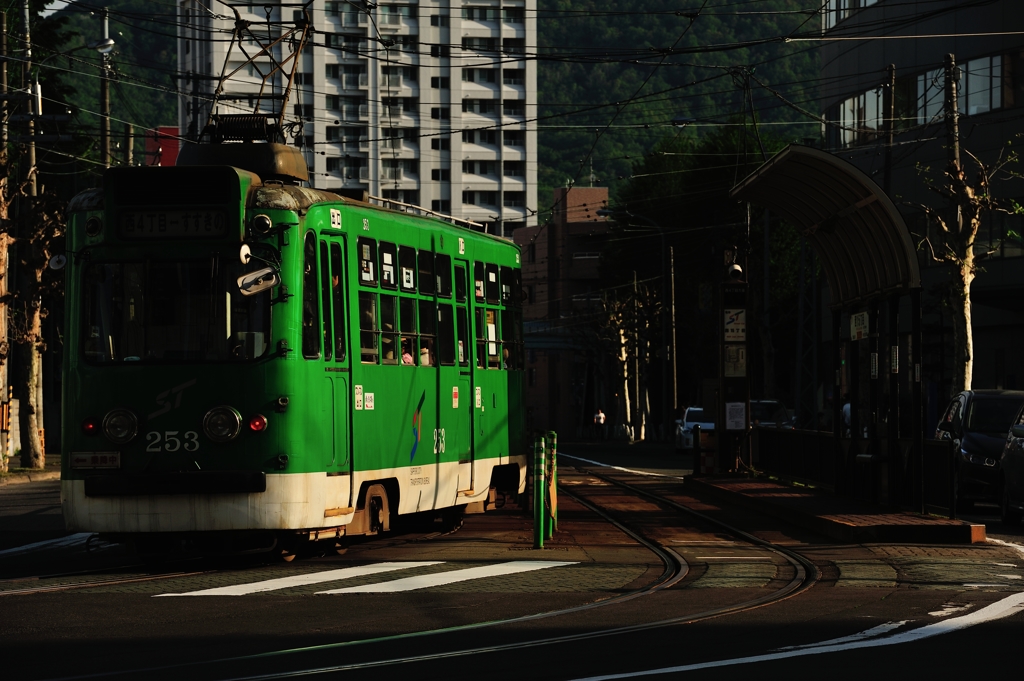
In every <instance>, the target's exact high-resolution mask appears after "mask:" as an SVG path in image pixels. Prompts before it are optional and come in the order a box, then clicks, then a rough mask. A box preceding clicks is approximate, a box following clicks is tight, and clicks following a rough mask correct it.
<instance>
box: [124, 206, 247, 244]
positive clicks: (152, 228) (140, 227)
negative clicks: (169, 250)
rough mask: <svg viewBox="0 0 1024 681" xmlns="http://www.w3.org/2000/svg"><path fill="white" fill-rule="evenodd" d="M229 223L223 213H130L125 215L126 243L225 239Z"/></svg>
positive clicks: (142, 211) (185, 211)
mask: <svg viewBox="0 0 1024 681" xmlns="http://www.w3.org/2000/svg"><path fill="white" fill-rule="evenodd" d="M226 225H227V219H226V216H225V214H224V211H221V210H202V209H199V210H127V211H122V212H121V225H120V233H121V237H122V238H124V239H184V238H188V237H200V238H204V237H206V238H214V237H222V236H224V234H225V232H226Z"/></svg>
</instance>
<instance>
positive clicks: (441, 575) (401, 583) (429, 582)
mask: <svg viewBox="0 0 1024 681" xmlns="http://www.w3.org/2000/svg"><path fill="white" fill-rule="evenodd" d="M575 564H576V563H575V562H562V561H552V560H524V561H516V562H512V563H499V564H498V565H484V566H482V567H473V568H466V569H464V570H451V571H449V572H436V573H434V574H430V575H419V576H418V577H405V578H403V579H396V580H394V581H390V582H381V583H379V584H365V585H363V586H350V587H345V588H341V589H331V590H329V591H318V592H317V593H318V594H352V593H396V592H399V591H413V590H415V589H427V588H430V587H436V586H444V585H445V584H455V583H457V582H465V581H468V580H471V579H482V578H484V577H499V576H502V575H512V574H516V573H518V572H530V571H533V570H543V569H545V568H553V567H561V566H563V565H575Z"/></svg>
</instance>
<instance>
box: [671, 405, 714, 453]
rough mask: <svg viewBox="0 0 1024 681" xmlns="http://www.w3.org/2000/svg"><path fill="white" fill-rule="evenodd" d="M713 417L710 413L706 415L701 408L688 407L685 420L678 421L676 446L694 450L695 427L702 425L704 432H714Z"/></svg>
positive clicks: (684, 413)
mask: <svg viewBox="0 0 1024 681" xmlns="http://www.w3.org/2000/svg"><path fill="white" fill-rule="evenodd" d="M711 416H712V414H711V412H710V411H708V412H707V413H705V411H704V409H702V408H701V407H687V408H686V411H685V412H683V418H682V419H680V420H678V421H676V444H677V445H678V446H680V447H682V448H683V449H693V427H694V426H696V425H700V429H701V430H703V431H704V432H708V431H713V430H714V429H715V422H714V421H713V420H711Z"/></svg>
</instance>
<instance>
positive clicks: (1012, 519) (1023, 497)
mask: <svg viewBox="0 0 1024 681" xmlns="http://www.w3.org/2000/svg"><path fill="white" fill-rule="evenodd" d="M999 470H1000V473H1001V474H1002V478H1003V484H1002V490H1001V492H1002V493H1001V494H1000V495H999V511H1000V515H1001V516H1002V518H1003V522H1004V523H1006V524H1010V525H1016V524H1018V523H1019V522H1020V521H1021V517H1022V516H1024V407H1021V409H1020V411H1019V412H1017V418H1015V419H1014V420H1013V425H1012V426H1010V432H1009V433H1008V434H1007V436H1006V443H1005V444H1004V445H1003V454H1002V457H1001V458H1000V459H999Z"/></svg>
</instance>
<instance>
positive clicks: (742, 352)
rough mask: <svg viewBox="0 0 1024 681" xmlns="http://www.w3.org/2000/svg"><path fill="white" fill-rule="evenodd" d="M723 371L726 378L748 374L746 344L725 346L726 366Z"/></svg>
mask: <svg viewBox="0 0 1024 681" xmlns="http://www.w3.org/2000/svg"><path fill="white" fill-rule="evenodd" d="M723 373H724V375H725V377H726V378H737V377H740V378H741V377H743V376H746V375H747V346H746V345H726V346H725V367H724V370H723Z"/></svg>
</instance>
